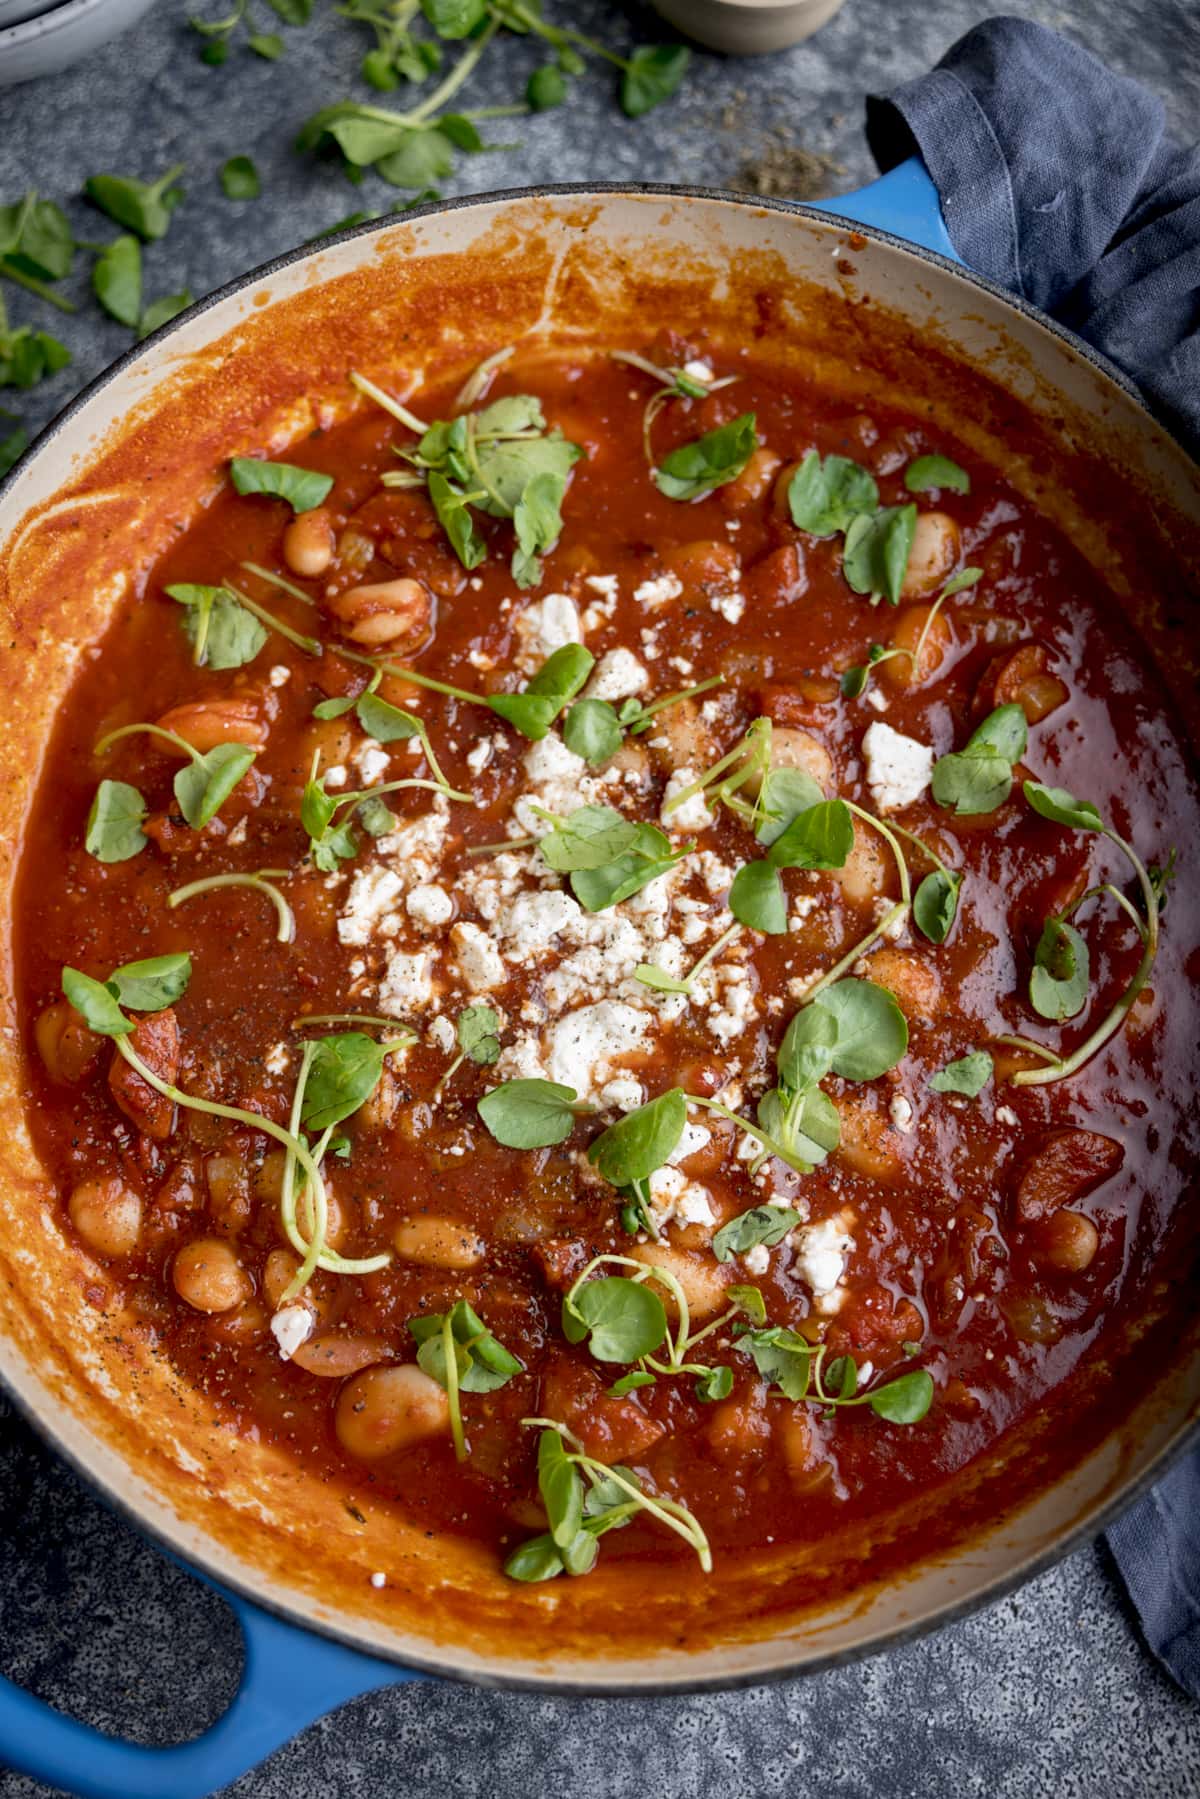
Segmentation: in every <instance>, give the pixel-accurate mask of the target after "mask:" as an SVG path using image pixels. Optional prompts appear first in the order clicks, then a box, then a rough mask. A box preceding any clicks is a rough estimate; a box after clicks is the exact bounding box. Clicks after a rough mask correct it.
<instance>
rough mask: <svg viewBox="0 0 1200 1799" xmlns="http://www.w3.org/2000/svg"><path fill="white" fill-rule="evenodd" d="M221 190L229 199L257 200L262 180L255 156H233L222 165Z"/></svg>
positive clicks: (260, 191)
mask: <svg viewBox="0 0 1200 1799" xmlns="http://www.w3.org/2000/svg"><path fill="white" fill-rule="evenodd" d="M221 192H222V193H223V194H224V196H225V198H226V199H227V200H257V199H258V197H259V195H260V194H261V193H262V180H261V178H260V176H259V173H258V170H257V168H256V167H255V166H254V161H253V158H251V157H249V156H231V157H230V158H229V161H228V162H226V163H224V164H223V165H222V167H221Z"/></svg>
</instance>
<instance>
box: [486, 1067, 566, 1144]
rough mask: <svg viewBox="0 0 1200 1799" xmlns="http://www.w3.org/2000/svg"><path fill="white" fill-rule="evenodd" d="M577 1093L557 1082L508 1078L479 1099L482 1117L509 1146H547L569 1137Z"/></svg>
mask: <svg viewBox="0 0 1200 1799" xmlns="http://www.w3.org/2000/svg"><path fill="white" fill-rule="evenodd" d="M578 1097H579V1096H578V1094H577V1093H576V1091H575V1089H574V1087H562V1086H560V1085H559V1084H558V1082H557V1081H542V1080H522V1081H505V1082H504V1084H503V1085H502V1086H500V1087H493V1088H492V1090H491V1092H490V1093H485V1094H484V1096H483V1098H482V1099H481V1100H480V1101H479V1108H478V1109H479V1116H480V1117H481V1118H482V1119H483V1122H484V1124H486V1126H487V1128H488V1130H489V1131H490V1132H491V1133H492V1136H493V1137H494V1138H495V1139H496V1141H497V1143H503V1144H504V1145H505V1147H506V1148H508V1149H548V1148H549V1147H550V1146H551V1144H554V1143H561V1142H562V1141H563V1139H564V1137H569V1136H570V1134H571V1129H572V1126H573V1125H574V1123H575V1104H576V1101H577V1100H578Z"/></svg>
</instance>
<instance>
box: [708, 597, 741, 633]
mask: <svg viewBox="0 0 1200 1799" xmlns="http://www.w3.org/2000/svg"><path fill="white" fill-rule="evenodd" d="M712 609H713V611H714V612H719V613H720V615H721V617H722V618H723V619H725V620H727V621H728V623H729V624H731V625H736V624H738V623H739V622H740V620H741V617H742V614H743V613H744V612H745V610H746V596H745V595H744V594H741V593H718V594H714V595H713V598H712Z"/></svg>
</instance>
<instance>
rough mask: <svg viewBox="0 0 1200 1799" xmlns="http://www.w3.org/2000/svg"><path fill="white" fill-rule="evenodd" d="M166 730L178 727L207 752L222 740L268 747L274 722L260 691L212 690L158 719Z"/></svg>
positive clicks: (178, 734) (185, 737) (178, 732)
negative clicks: (212, 692) (258, 692)
mask: <svg viewBox="0 0 1200 1799" xmlns="http://www.w3.org/2000/svg"><path fill="white" fill-rule="evenodd" d="M157 723H158V725H159V726H160V728H161V729H162V730H164V731H174V733H175V735H176V737H182V738H183V740H184V742H185V743H190V744H191V746H192V748H193V749H194V750H199V751H200V753H201V754H202V755H203V754H205V753H206V752H207V751H209V750H215V749H216V747H217V745H218V744H219V743H244V744H246V746H247V747H248V748H249V749H252V750H262V749H265V748H266V744H267V737H268V735H269V731H270V723H269V720H268V719H267V717H266V715H265V708H264V706H263V702H262V698H261V696H260V695H258V694H255V693H253V692H249V691H248V692H246V693H227V694H224V695H222V694H212V695H208V696H206V697H205V698H203V699H195V700H184V701H182V702H181V703H180V704H179V705H178V706H172V707H171V709H170V711H169V712H164V713H163V715H162V717H161V718H160V719H158V720H157Z"/></svg>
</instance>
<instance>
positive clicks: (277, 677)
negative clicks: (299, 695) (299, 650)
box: [267, 662, 292, 687]
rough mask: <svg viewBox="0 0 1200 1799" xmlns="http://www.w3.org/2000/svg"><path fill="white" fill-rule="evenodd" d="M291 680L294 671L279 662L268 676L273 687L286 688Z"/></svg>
mask: <svg viewBox="0 0 1200 1799" xmlns="http://www.w3.org/2000/svg"><path fill="white" fill-rule="evenodd" d="M291 678H292V671H291V669H290V668H288V666H287V664H286V663H284V662H277V663H276V664H275V666H274V668H273V669H272V670H271V672H270V674H269V675H268V676H267V680H268V681H269V682H270V683H271V686H272V687H286V686H287V684H288V682H289V681H290V680H291Z"/></svg>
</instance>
